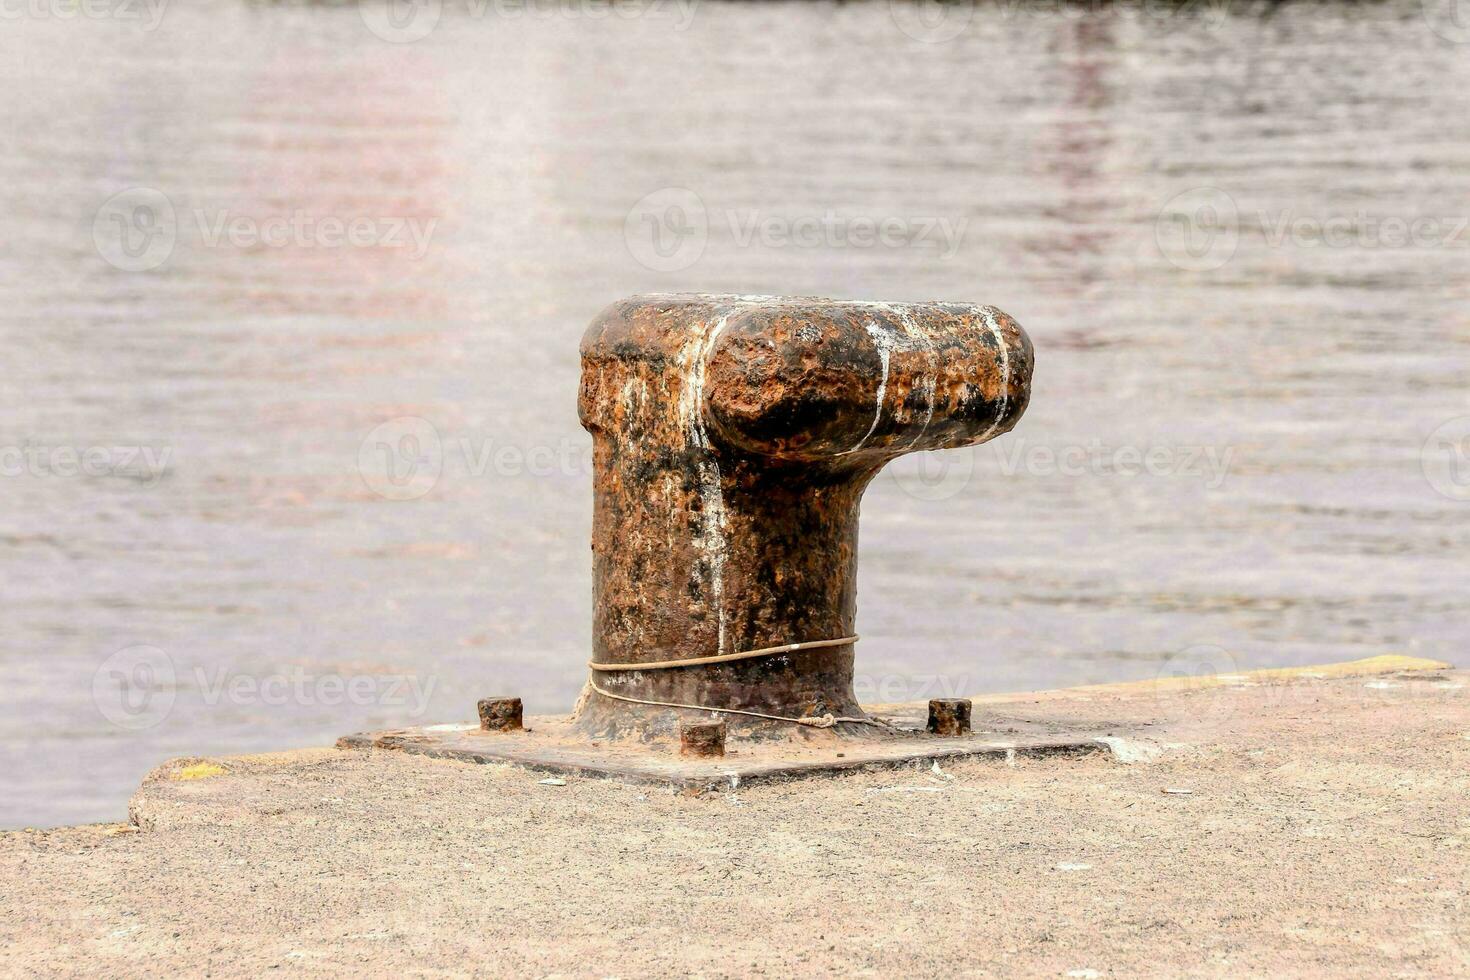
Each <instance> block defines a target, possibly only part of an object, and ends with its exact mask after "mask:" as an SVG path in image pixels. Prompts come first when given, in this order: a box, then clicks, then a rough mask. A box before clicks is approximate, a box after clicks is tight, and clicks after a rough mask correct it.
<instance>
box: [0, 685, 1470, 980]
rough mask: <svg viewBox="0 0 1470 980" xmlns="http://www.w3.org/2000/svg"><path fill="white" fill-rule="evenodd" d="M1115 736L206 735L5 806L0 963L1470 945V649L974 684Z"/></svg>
mask: <svg viewBox="0 0 1470 980" xmlns="http://www.w3.org/2000/svg"><path fill="white" fill-rule="evenodd" d="M975 712H976V718H977V724H979V721H980V719H981V718H985V719H988V720H990V721H991V722H992V723H997V722H998V723H1001V724H1003V723H1004V722H1005V721H1006V720H1007V719H1015V720H1018V721H1020V720H1027V721H1035V720H1041V719H1049V720H1058V719H1065V720H1069V721H1076V722H1079V723H1083V722H1085V723H1087V724H1098V723H1101V724H1103V725H1105V726H1107V727H1108V728H1109V729H1110V730H1111V729H1113V728H1116V730H1117V731H1118V732H1119V733H1120V734H1119V735H1118V737H1117V738H1114V739H1109V740H1107V742H1108V746H1109V747H1108V748H1105V749H1100V750H1099V751H1097V752H1096V753H1092V754H1086V755H1081V756H1071V757H1062V758H1056V757H1054V758H1044V759H1033V758H1026V757H1024V756H1018V757H1016V758H1013V759H1010V760H1005V759H992V760H968V761H961V762H953V763H945V764H942V765H941V766H940V767H939V768H938V770H937V771H936V770H935V769H932V768H928V767H921V766H916V767H909V768H903V769H897V770H879V771H863V772H852V773H843V774H840V775H836V776H832V777H820V778H809V779H803V780H794V781H789V782H778V783H774V784H769V785H756V786H752V787H749V788H739V789H736V790H733V791H725V792H711V793H704V794H700V795H690V794H687V793H680V792H676V791H672V790H664V789H657V788H652V787H647V786H634V785H627V784H623V783H618V782H611V781H606V780H597V779H579V778H576V777H569V778H567V779H565V785H555V784H554V783H555V781H552V782H543V780H546V779H547V777H546V775H545V774H544V773H536V772H530V771H527V770H523V769H519V768H514V767H510V766H505V765H483V766H476V765H469V764H464V763H458V762H451V761H444V760H436V759H430V758H424V757H416V756H409V755H406V754H402V753H395V752H384V751H373V752H363V751H343V750H338V749H334V748H323V749H311V750H304V751H299V752H290V753H281V754H277V755H270V756H252V757H227V758H218V759H185V760H175V761H173V762H170V763H168V764H166V765H164V766H162V767H160V768H159V769H158V770H156V771H155V772H154V773H153V774H152V775H150V776H149V778H148V779H147V780H146V781H145V783H144V785H143V786H142V787H141V788H140V789H139V791H138V793H137V795H136V796H135V797H134V799H133V801H132V804H131V818H132V819H131V821H130V822H129V823H127V824H116V825H99V826H86V827H75V828H64V829H57V830H27V831H19V832H11V833H5V834H0V913H3V914H0V974H3V975H5V976H37V975H48V976H60V975H80V974H88V975H106V976H145V975H159V974H168V973H178V974H186V975H191V976H196V975H212V976H237V975H246V974H251V975H256V974H260V973H262V972H264V971H268V970H274V969H282V970H287V971H293V972H304V973H311V974H334V975H342V974H350V975H381V974H398V975H412V976H433V975H462V974H471V973H476V974H492V975H498V974H505V973H509V972H512V971H513V972H514V973H516V974H518V975H536V976H545V975H570V976H647V975H652V974H656V973H680V974H687V973H692V974H697V975H703V976H747V975H752V974H763V973H764V974H776V975H791V974H797V973H801V974H815V975H832V974H837V973H844V974H845V973H859V974H863V973H868V974H893V973H901V974H904V975H910V976H912V975H921V976H922V975H936V974H966V975H997V976H1018V975H1024V976H1055V977H1081V978H1093V977H1106V976H1138V975H1144V976H1161V975H1167V976H1242V975H1246V976H1261V975H1268V974H1269V975H1272V976H1321V975H1339V976H1341V975H1353V976H1435V977H1441V976H1454V975H1470V895H1467V892H1470V674H1467V673H1466V672H1463V671H1458V670H1453V669H1448V668H1447V667H1446V666H1445V665H1441V664H1435V663H1434V662H1430V661H1422V660H1411V659H1408V658H1393V657H1386V658H1375V659H1374V660H1370V661H1359V662H1355V663H1352V664H1339V665H1333V666H1329V667H1323V668H1315V669H1305V670H1282V671H1274V672H1257V673H1252V674H1237V675H1228V676H1225V677H1215V678H1178V679H1174V680H1171V681H1168V682H1163V683H1143V684H1121V685H1110V686H1106V687H1097V688H1085V689H1076V690H1073V691H1059V692H1045V693H1039V694H1026V695H1007V696H999V697H990V698H981V699H976V704H975Z"/></svg>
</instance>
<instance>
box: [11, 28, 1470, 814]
mask: <svg viewBox="0 0 1470 980" xmlns="http://www.w3.org/2000/svg"><path fill="white" fill-rule="evenodd" d="M47 2H53V3H59V0H35V3H33V4H31V5H30V6H29V7H25V8H19V7H18V8H16V9H17V10H21V11H22V13H20V14H19V15H17V16H15V17H13V18H12V19H10V20H9V22H8V23H7V24H6V26H5V30H4V32H3V33H0V78H3V81H4V83H5V84H4V87H3V90H0V91H3V94H0V121H3V131H4V133H5V134H6V136H7V139H6V145H7V147H8V149H7V152H6V153H5V154H4V155H3V156H0V168H3V172H0V178H3V179H0V214H3V215H4V217H5V225H4V226H5V228H6V231H7V234H6V235H5V236H4V238H3V240H0V242H3V244H0V270H3V282H4V289H5V291H4V300H5V302H4V304H3V310H0V360H3V363H4V364H5V368H6V370H5V376H4V380H3V382H0V447H3V448H4V450H5V452H6V455H4V456H0V464H3V466H4V467H5V475H4V478H3V479H0V489H3V493H4V502H5V506H4V507H3V508H0V575H3V582H4V590H3V599H0V601H3V608H0V616H3V621H4V624H5V626H4V630H3V634H0V635H3V641H0V663H3V667H4V669H5V672H6V675H7V679H6V682H5V684H4V686H3V690H4V694H3V695H0V698H3V700H0V704H3V712H0V746H3V748H0V787H3V793H0V825H4V826H20V825H46V824H58V823H70V822H79V821H88V820H101V819H118V818H120V817H121V816H122V814H123V812H124V808H125V801H126V799H127V797H128V795H129V793H130V792H131V790H132V788H133V787H134V786H136V784H137V782H138V780H139V779H140V778H141V777H142V775H143V774H144V773H145V772H146V771H147V770H148V769H149V768H151V767H152V766H153V765H155V764H157V763H159V762H160V761H162V760H164V759H165V758H168V757H171V756H180V755H202V754H210V753H223V752H235V753H238V752H248V751H255V750H266V749H273V748H285V747H292V746H301V745H310V744H323V743H327V742H329V741H330V740H332V739H333V738H335V737H336V736H338V735H340V734H343V733H346V732H349V731H355V730H361V729H365V728H373V727H385V726H391V725H396V724H401V723H416V722H419V723H422V722H431V721H447V720H455V719H462V718H465V717H468V716H470V715H472V712H473V707H472V705H473V700H474V698H475V697H476V696H479V695H483V694H489V693H500V692H512V693H517V694H520V695H521V696H522V697H523V698H525V700H526V703H527V707H528V710H530V711H532V712H551V711H559V710H564V709H566V708H567V707H569V706H570V704H571V702H572V700H573V698H574V697H575V695H576V693H577V690H578V688H579V686H580V683H581V680H582V677H583V675H584V671H583V668H582V666H581V665H582V662H583V661H584V660H585V659H586V656H587V652H588V642H589V622H590V609H589V590H590V583H589V564H590V554H589V551H588V530H589V523H590V491H589V480H588V478H587V475H586V468H587V453H588V449H589V446H590V440H589V439H588V437H587V436H586V435H585V434H584V433H583V432H582V430H581V429H580V428H579V426H578V424H577V418H576V412H575V388H576V378H577V354H576V348H577V341H578V338H579V336H580V333H581V331H582V329H583V327H584V326H585V325H586V323H587V322H588V321H589V320H590V319H591V318H592V316H593V315H594V314H595V313H596V312H597V311H598V310H599V309H600V308H601V307H602V306H604V305H605V304H607V303H608V302H610V301H612V300H614V299H616V298H618V297H620V296H623V295H625V294H629V293H633V292H639V291H646V290H663V291H678V290H702V291H730V292H760V293H800V294H818V295H831V296H839V297H849V298H878V299H890V300H900V299H929V298H946V299H956V300H973V301H979V302H986V303H993V304H995V305H997V306H999V307H1001V308H1002V309H1004V310H1006V311H1007V312H1009V313H1011V314H1012V315H1014V316H1015V317H1016V318H1017V319H1018V320H1019V321H1020V322H1021V323H1022V324H1024V325H1025V326H1026V327H1027V328H1028V330H1029V331H1030V333H1031V336H1032V337H1033V339H1034V340H1035V343H1036V347H1037V351H1038V355H1037V372H1036V384H1035V392H1034V397H1033V399H1032V407H1031V409H1030V411H1029V413H1028V415H1027V416H1026V418H1025V419H1024V420H1023V421H1022V423H1021V425H1020V426H1019V428H1018V429H1017V430H1016V432H1015V433H1014V434H1013V435H1011V436H1009V437H1006V438H1005V439H1002V440H1000V441H999V442H997V443H994V444H992V445H990V446H987V447H984V448H981V449H978V450H975V451H973V452H966V453H959V454H951V455H950V456H948V457H946V459H945V460H940V459H935V460H932V461H930V462H929V463H927V464H923V463H921V461H916V460H911V461H909V462H908V463H905V464H902V465H899V466H896V467H895V468H894V470H893V472H891V473H889V474H887V475H885V476H884V477H883V478H881V479H880V480H879V481H878V482H877V483H876V484H875V486H874V487H873V489H872V490H871V491H870V492H869V495H868V497H867V500H866V507H865V514H864V523H863V540H862V552H861V568H862V573H861V594H860V606H861V611H860V615H859V624H858V625H859V629H860V630H861V632H862V634H863V636H864V642H863V643H862V644H861V646H860V648H859V672H860V674H861V678H860V693H861V694H862V695H863V696H864V697H866V698H868V699H872V700H877V699H894V698H903V697H926V696H929V695H931V694H944V693H950V692H960V693H966V692H985V691H997V690H1007V689H1029V688H1040V687H1054V686H1060V685H1071V684H1082V683H1088V682H1098V681H1107V680H1123V679H1132V678H1147V677H1152V676H1155V675H1156V674H1158V673H1160V672H1165V673H1169V672H1181V671H1186V672H1187V671H1194V670H1203V669H1207V668H1211V669H1234V668H1237V667H1239V668H1248V667H1257V666H1263V665H1284V664H1308V663H1314V662H1326V661H1337V660H1346V659H1352V658H1357V657H1366V656H1372V655H1376V654H1381V653H1389V652H1399V653H1409V654H1416V655H1421V656H1428V657H1438V658H1444V659H1449V660H1459V661H1460V662H1462V663H1464V662H1466V658H1465V655H1464V653H1463V647H1464V637H1465V635H1466V626H1467V618H1470V617H1467V607H1470V602H1467V598H1466V588H1465V585H1466V581H1467V580H1466V575H1465V571H1464V564H1465V563H1464V554H1465V549H1466V547H1467V545H1470V503H1467V502H1466V500H1465V499H1464V498H1466V497H1467V496H1470V465H1466V459H1465V453H1464V448H1465V445H1467V444H1466V443H1463V442H1456V440H1459V439H1462V438H1463V437H1464V436H1466V435H1467V433H1470V423H1466V422H1464V421H1463V418H1464V417H1465V416H1466V415H1470V398H1467V395H1466V372H1467V368H1470V302H1467V301H1470V275H1467V273H1470V263H1467V258H1470V231H1467V230H1466V228H1465V226H1464V221H1465V219H1466V217H1467V216H1470V131H1467V129H1466V126H1465V122H1464V121H1465V120H1466V119H1467V118H1470V57H1467V54H1470V46H1467V45H1466V44H1463V43H1455V42H1454V40H1452V39H1451V38H1454V37H1456V36H1458V35H1457V34H1456V30H1457V28H1458V24H1459V22H1458V21H1455V20H1452V19H1444V18H1447V17H1449V15H1450V14H1452V13H1453V10H1451V9H1450V8H1448V7H1446V9H1445V10H1443V11H1440V10H1438V8H1437V7H1436V6H1435V4H1434V2H1433V0H1431V2H1430V3H1429V4H1428V5H1427V6H1421V5H1420V4H1419V3H1417V2H1404V3H1401V4H1383V5H1345V6H1338V5H1325V4H1299V5H1286V6H1280V7H1276V8H1274V9H1272V8H1261V9H1247V8H1246V7H1245V6H1244V5H1239V4H1238V5H1236V8H1235V9H1231V8H1229V7H1228V6H1222V5H1219V4H1217V5H1214V6H1207V5H1192V6H1191V7H1190V8H1187V9H1186V10H1185V12H1183V13H1181V14H1178V15H1174V16H1169V15H1167V13H1166V12H1165V11H1163V10H1161V9H1149V8H1145V11H1144V12H1142V13H1140V12H1138V11H1136V10H1134V11H1123V10H1112V9H1108V8H1105V7H1094V8H1092V9H1082V8H1071V9H1068V10H1065V11H1062V10H1058V9H1056V8H1054V7H1052V6H1050V5H1047V4H1043V3H1035V4H1032V5H1030V6H1028V5H1026V4H1023V3H1017V2H1008V3H1004V4H996V5H993V6H985V7H981V8H978V9H976V8H971V7H966V6H958V7H951V8H947V10H948V19H944V18H938V17H935V16H934V15H935V14H937V13H939V11H938V10H937V8H912V7H904V6H899V7H894V8H892V9H890V7H889V5H888V4H886V3H882V2H863V3H852V4H843V5H830V4H824V3H810V4H801V5H796V4H749V5H747V4H739V3H729V4H723V3H713V2H703V3H698V4H697V5H694V6H689V5H686V6H676V5H675V4H674V3H672V0H670V2H669V3H666V4H660V5H656V6H649V5H647V4H645V5H643V6H634V7H628V6H624V7H620V8H618V10H619V11H620V15H619V16H611V17H595V16H593V14H594V13H596V9H600V8H586V7H583V8H570V7H567V8H561V9H560V11H559V12H558V11H553V10H551V9H550V8H547V7H545V6H541V7H536V8H532V9H530V10H524V9H520V8H517V7H511V6H508V5H507V4H504V3H502V4H500V5H498V6H496V5H491V6H488V7H487V6H485V5H483V4H482V5H480V6H479V7H478V8H465V7H463V6H451V7H446V8H445V9H443V11H442V16H441V17H440V19H439V20H438V22H437V23H436V24H435V25H434V29H433V30H432V31H431V32H430V33H428V35H427V36H425V37H423V38H422V39H420V40H417V41H414V42H412V43H389V42H386V41H384V40H382V39H381V38H379V37H378V36H375V34H374V33H373V31H372V30H370V29H369V27H368V23H369V22H372V23H373V24H375V25H376V26H377V28H378V30H379V31H380V32H381V33H386V34H389V35H390V36H403V35H404V34H405V33H406V34H410V35H411V34H413V33H415V32H417V31H418V30H419V28H420V27H421V26H422V24H423V22H422V21H414V20H413V19H412V18H411V17H407V15H405V16H404V17H400V18H399V19H397V20H393V21H388V20H384V19H382V18H381V17H378V16H377V15H378V14H379V13H381V11H377V10H375V9H372V8H369V9H368V10H367V12H366V13H367V16H366V17H365V16H364V14H363V12H362V11H360V10H359V8H357V7H356V6H352V5H347V6H335V7H334V6H291V5H280V6H277V5H269V4H260V5H249V4H242V3H239V2H224V0H218V2H209V3H194V4H188V5H186V4H183V3H179V4H177V5H175V6H174V7H169V8H167V9H163V10H159V9H158V8H150V7H148V6H146V5H143V4H142V3H141V2H140V3H139V4H137V5H135V6H132V7H126V6H124V7H116V8H105V9H104V13H108V12H110V13H111V16H101V17H74V18H71V19H63V18H61V17H59V16H56V15H55V14H56V9H57V8H55V7H47V6H46V5H45V4H46V3H47ZM429 2H432V0H429ZM119 3H121V0H119ZM408 9H410V12H411V8H408ZM434 9H435V8H433V7H431V6H425V7H423V8H421V10H420V13H421V14H423V15H427V14H430V13H432V12H433V11H434ZM518 10H519V13H518V12H517V11H518ZM155 12H159V13H161V14H162V16H161V20H158V22H157V24H156V26H154V27H153V29H151V30H150V29H148V28H149V26H150V25H151V24H152V23H153V18H152V14H153V13H155ZM400 13H402V11H400ZM630 13H631V14H637V15H638V16H627V17H625V16H621V14H630ZM1440 15H1443V17H1440ZM7 16H10V15H9V14H7ZM375 18H376V19H375ZM1436 18H1439V19H1436ZM900 24H901V25H902V27H901V26H900ZM1431 24H1433V25H1434V26H1437V27H1438V28H1439V29H1440V31H1441V33H1440V34H1437V33H1436V32H1435V31H1434V30H1433V29H1431V26H1430V25H1431ZM902 28H907V33H906V32H905V30H904V29H902ZM395 32H398V33H395ZM1460 33H1462V34H1464V35H1465V39H1467V40H1470V31H1464V32H1460ZM951 34H953V35H954V36H952V37H949V36H948V35H951ZM1442 34H1443V35H1448V37H1447V36H1441V35H1442ZM911 35H918V36H919V37H920V38H930V39H931V40H927V41H926V40H920V39H916V38H915V37H913V36H911ZM945 38H947V39H945ZM140 188H141V189H140ZM130 189H131V190H130ZM671 189H672V190H671ZM124 191H128V194H127V195H126V196H124V197H123V198H121V199H119V200H114V201H113V203H112V204H110V205H104V202H107V201H109V199H113V198H114V195H117V194H118V193H119V192H124ZM649 195H653V196H652V197H651V198H649V197H648V196H649ZM1181 195H1182V197H1181ZM645 199H646V200H645ZM160 201H162V202H164V203H160ZM640 201H643V203H641V204H640V203H639V202H640ZM1171 202H1172V203H1171ZM169 209H172V219H171V220H170V217H169V214H168V210H169ZM297 215H299V216H300V220H298V221H297V222H296V224H295V225H294V226H293V225H292V223H291V219H292V218H293V216H297ZM273 218H275V219H281V220H279V221H277V222H276V223H275V224H272V223H271V222H270V219H273ZM306 219H310V224H307V223H306ZM322 219H337V220H339V221H341V222H342V223H343V225H344V228H343V229H338V230H337V231H336V236H340V235H342V234H345V227H346V226H351V225H352V223H353V222H354V221H356V222H358V227H357V231H356V234H358V235H359V238H358V239H356V241H357V244H347V245H344V244H341V243H339V242H338V241H337V237H335V236H334V232H333V230H332V229H331V227H330V222H329V224H328V226H327V227H325V228H323V227H321V226H319V225H318V224H317V222H319V221H321V220H322ZM1417 219H1432V228H1431V226H1430V225H1427V224H1425V223H1423V222H1421V223H1420V224H1419V225H1416V226H1414V227H1415V228H1417V232H1416V234H1415V238H1416V239H1417V240H1416V241H1409V242H1402V241H1399V240H1398V237H1396V233H1395V232H1396V229H1397V228H1398V227H1399V225H1400V224H1401V225H1404V226H1405V227H1407V225H1408V223H1409V222H1413V221H1416V220H1417ZM118 221H121V222H122V224H118V223H117V222H118ZM864 221H874V222H878V223H880V225H879V226H877V227H882V226H881V223H882V222H884V221H888V222H889V224H888V226H887V228H886V231H885V236H886V237H885V239H884V241H881V242H877V243H876V244H875V243H873V242H872V241H871V240H870V239H871V238H872V236H873V235H874V233H875V228H874V227H872V226H865V225H864V223H863V222H864ZM150 222H151V223H150ZM1395 223H1398V224H1395ZM395 228H396V231H395ZM413 229H417V230H418V232H419V233H420V239H419V240H415V239H414V237H413V235H412V234H411V231H412V230H413ZM1314 229H1315V231H1314ZM262 233H265V234H267V235H269V236H272V237H271V238H270V243H269V244H262V243H260V242H258V241H256V240H255V237H256V236H258V235H260V234H262ZM1323 234H1327V235H1329V236H1330V237H1331V239H1332V240H1331V241H1330V242H1329V243H1326V244H1323V243H1322V241H1321V237H1322V235H1323ZM793 236H794V240H793ZM124 246H126V247H124ZM701 247H702V251H701ZM640 260H641V261H640ZM149 265H152V266H153V267H152V268H147V269H143V270H142V271H128V270H130V269H138V268H139V267H140V266H149ZM412 419H421V420H423V421H422V422H418V421H411V420H412ZM1456 419H1461V420H1462V421H1460V422H1455V421H1454V420H1456ZM1446 423H1448V426H1447V427H1443V428H1442V426H1446ZM380 427H381V428H380ZM1437 430H1438V434H1436V431H1437ZM1457 446H1458V449H1457V448H1456V447H1457ZM129 447H132V448H129ZM89 450H92V454H91V455H90V456H87V455H86V454H87V453H88V451H89ZM22 452H24V453H28V455H18V453H22ZM72 452H75V453H77V454H79V455H78V456H76V457H73V456H71V455H70V453H72ZM1457 452H1458V453H1459V455H1458V456H1457V455H1456V453H1457ZM385 453H386V455H384V454H385ZM148 454H151V455H148ZM1144 461H1147V465H1144ZM84 463H85V466H84V465H83V464H84ZM941 464H943V467H944V468H941ZM415 466H417V468H414V467H415ZM1457 466H1458V467H1460V468H1459V469H1457V468H1456V467H1457ZM926 467H927V468H926ZM436 473H437V479H435V478H434V477H435V474H436Z"/></svg>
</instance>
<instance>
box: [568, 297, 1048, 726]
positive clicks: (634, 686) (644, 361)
mask: <svg viewBox="0 0 1470 980" xmlns="http://www.w3.org/2000/svg"><path fill="white" fill-rule="evenodd" d="M1031 369H1032V350H1031V344H1030V341H1029V340H1028V339H1027V338H1026V334H1025V333H1024V332H1023V331H1022V330H1021V328H1020V327H1019V326H1018V325H1017V324H1016V322H1015V321H1014V320H1012V319H1011V318H1010V317H1008V316H1006V315H1005V314H1004V313H1001V312H1000V311H998V310H996V309H994V308H991V307H982V306H971V305H968V304H951V303H851V302H836V301H831V300H821V299H783V298H772V297H739V296H703V295H679V296H673V295H649V296H635V297H632V298H631V299H627V300H624V301H622V302H620V303H616V304H614V305H613V306H611V307H609V308H608V309H606V310H605V311H603V313H602V314H601V315H600V316H599V317H598V318H597V319H596V321H595V322H594V323H593V324H592V326H591V328H590V329H589V330H588V331H587V334H586V336H585V337H584V338H583V340H582V383H581V392H580V396H579V400H578V409H579V413H580V416H581V420H582V424H583V426H585V427H586V428H587V430H588V431H589V432H591V433H592V437H593V445H594V477H593V479H594V487H593V493H594V504H593V528H592V551H593V560H592V562H593V590H594V596H593V598H594V603H593V608H594V613H593V617H594V619H593V662H592V664H591V665H590V666H591V667H592V676H591V690H590V691H589V693H588V696H587V697H586V698H584V699H583V701H582V702H581V704H580V708H579V710H578V712H577V715H576V722H577V725H578V727H579V728H580V730H582V731H583V732H584V733H587V734H597V735H614V736H616V735H624V734H627V735H650V734H665V733H672V731H673V729H674V726H675V725H676V724H677V722H678V719H679V718H680V716H681V714H682V715H685V716H687V715H688V714H689V712H690V711H691V710H700V711H708V710H710V709H720V710H722V711H724V712H726V713H725V715H724V717H725V718H726V720H727V721H728V722H729V723H730V724H731V725H732V726H739V728H740V729H741V730H742V731H743V732H745V733H748V734H752V735H756V734H758V735H761V736H776V737H781V736H789V735H791V734H792V733H793V732H798V731H800V730H801V729H803V728H834V729H835V730H836V731H838V732H839V733H840V734H843V735H857V734H876V733H878V732H879V729H876V728H873V727H869V724H867V723H868V719H867V718H866V716H865V715H864V714H863V711H862V708H861V707H860V706H859V705H858V703H857V701H856V699H855V698H854V696H853V691H852V672H853V647H852V644H853V641H854V640H855V639H856V637H855V636H853V620H854V615H855V612H856V598H857V576H856V573H857V527H858V505H859V502H860V501H861V499H862V494H863V490H864V489H865V488H866V487H867V485H868V483H869V482H870V481H871V480H872V479H873V477H874V476H876V475H877V473H878V471H879V470H880V469H881V468H882V467H883V465H884V464H885V463H887V462H888V461H889V460H891V459H894V458H896V457H898V456H901V455H903V454H904V453H909V452H917V451H921V450H928V449H947V448H953V447H958V446H972V445H976V444H979V443H982V442H985V441H986V440H988V439H992V438H994V437H995V436H998V435H1000V434H1002V433H1004V432H1007V431H1009V430H1010V428H1011V427H1012V426H1014V425H1015V423H1016V420H1017V419H1019V418H1020V416H1021V413H1022V412H1023V411H1024V410H1025V408H1026V402H1027V399H1028V397H1029V393H1030V383H1031Z"/></svg>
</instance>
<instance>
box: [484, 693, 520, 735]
mask: <svg viewBox="0 0 1470 980" xmlns="http://www.w3.org/2000/svg"><path fill="white" fill-rule="evenodd" d="M479 709H480V730H481V731H486V732H518V731H520V730H521V699H520V698H481V699H480V703H479Z"/></svg>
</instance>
